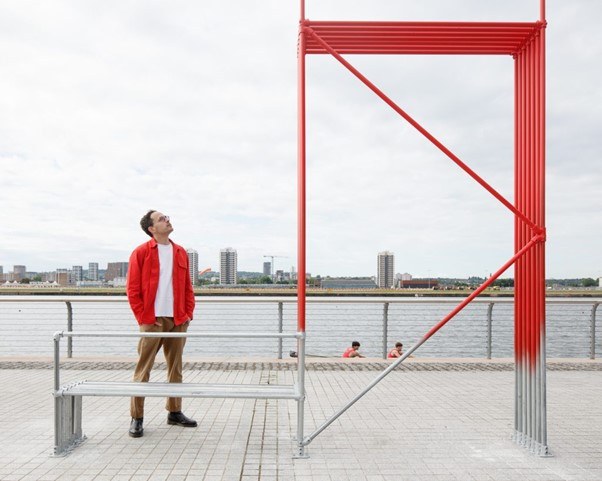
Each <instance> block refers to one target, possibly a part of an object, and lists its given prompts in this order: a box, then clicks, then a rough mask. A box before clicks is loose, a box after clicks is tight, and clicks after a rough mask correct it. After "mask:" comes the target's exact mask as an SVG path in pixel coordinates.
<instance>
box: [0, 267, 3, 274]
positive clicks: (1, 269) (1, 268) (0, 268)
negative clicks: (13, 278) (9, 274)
mask: <svg viewBox="0 0 602 481" xmlns="http://www.w3.org/2000/svg"><path fill="white" fill-rule="evenodd" d="M0 274H4V266H0Z"/></svg>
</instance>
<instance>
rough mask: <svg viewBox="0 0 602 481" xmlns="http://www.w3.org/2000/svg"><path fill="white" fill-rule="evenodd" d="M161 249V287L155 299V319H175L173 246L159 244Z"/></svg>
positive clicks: (158, 288) (158, 246)
mask: <svg viewBox="0 0 602 481" xmlns="http://www.w3.org/2000/svg"><path fill="white" fill-rule="evenodd" d="M157 248H158V249H159V287H157V297H156V298H155V317H173V283H172V274H173V246H172V245H171V242H170V243H169V245H164V244H157Z"/></svg>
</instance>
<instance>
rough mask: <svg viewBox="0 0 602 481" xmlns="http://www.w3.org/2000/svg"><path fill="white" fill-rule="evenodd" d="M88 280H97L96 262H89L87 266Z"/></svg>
mask: <svg viewBox="0 0 602 481" xmlns="http://www.w3.org/2000/svg"><path fill="white" fill-rule="evenodd" d="M88 280H90V281H97V280H98V262H90V263H89V264H88Z"/></svg>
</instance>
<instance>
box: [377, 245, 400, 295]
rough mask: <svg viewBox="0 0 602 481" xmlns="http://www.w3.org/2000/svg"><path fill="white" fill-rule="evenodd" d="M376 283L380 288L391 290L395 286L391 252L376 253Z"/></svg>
mask: <svg viewBox="0 0 602 481" xmlns="http://www.w3.org/2000/svg"><path fill="white" fill-rule="evenodd" d="M377 271H378V272H377V276H376V279H377V281H376V283H377V284H378V287H381V288H391V287H394V286H395V281H394V276H395V255H394V254H393V253H392V252H389V251H384V252H379V253H378V260H377Z"/></svg>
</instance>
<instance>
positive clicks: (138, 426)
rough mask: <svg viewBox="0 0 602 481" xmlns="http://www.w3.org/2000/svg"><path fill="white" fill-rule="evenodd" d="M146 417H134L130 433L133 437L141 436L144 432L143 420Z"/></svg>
mask: <svg viewBox="0 0 602 481" xmlns="http://www.w3.org/2000/svg"><path fill="white" fill-rule="evenodd" d="M143 420H144V418H132V423H131V424H130V431H129V434H130V436H131V437H133V438H141V437H142V434H144V429H143V428H142V421H143Z"/></svg>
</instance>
